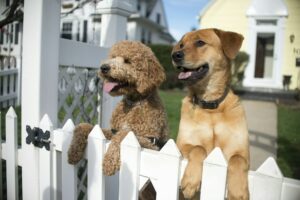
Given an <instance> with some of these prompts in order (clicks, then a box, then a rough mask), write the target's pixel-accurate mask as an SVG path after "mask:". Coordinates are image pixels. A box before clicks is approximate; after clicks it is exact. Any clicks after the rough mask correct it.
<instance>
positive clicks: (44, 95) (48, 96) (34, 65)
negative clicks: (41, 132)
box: [22, 0, 61, 200]
mask: <svg viewBox="0 0 300 200" xmlns="http://www.w3.org/2000/svg"><path fill="white" fill-rule="evenodd" d="M24 3H25V5H24V29H23V30H24V32H23V33H24V37H23V56H22V57H23V61H22V66H23V69H22V155H23V156H22V158H23V159H22V163H23V166H22V167H23V168H22V172H23V173H22V178H23V180H22V182H23V183H22V189H23V199H24V200H38V199H45V198H43V195H44V194H45V192H47V191H40V190H39V183H40V180H39V176H38V174H39V151H38V150H37V148H35V147H34V146H33V145H32V144H31V145H27V144H26V141H25V138H26V136H27V134H26V129H25V127H26V125H30V126H32V127H38V126H39V122H40V120H41V118H42V116H43V115H44V114H46V113H47V114H48V115H49V117H50V118H51V120H52V122H53V126H54V127H56V123H57V99H58V98H57V95H58V93H57V88H58V65H59V32H60V28H59V27H60V9H61V8H60V7H61V2H60V0H51V1H49V0H26V1H24ZM49 189H51V188H49Z"/></svg>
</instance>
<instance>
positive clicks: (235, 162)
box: [227, 155, 249, 200]
mask: <svg viewBox="0 0 300 200" xmlns="http://www.w3.org/2000/svg"><path fill="white" fill-rule="evenodd" d="M248 168H249V167H248V162H247V160H246V159H245V158H244V157H242V156H240V155H234V156H232V157H231V158H230V159H229V163H228V179H227V184H228V199H229V200H249V190H248Z"/></svg>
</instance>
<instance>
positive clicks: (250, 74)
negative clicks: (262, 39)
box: [243, 17, 285, 89]
mask: <svg viewBox="0 0 300 200" xmlns="http://www.w3.org/2000/svg"><path fill="white" fill-rule="evenodd" d="M261 19H263V20H265V19H272V20H276V21H277V25H275V26H271V25H256V22H257V20H261ZM284 24H285V18H281V17H264V18H249V34H248V35H249V40H248V42H249V43H248V45H247V46H248V52H249V54H250V60H249V64H248V67H247V68H246V71H245V79H244V81H243V85H244V86H246V87H267V88H278V89H281V88H282V76H281V75H282V64H283V56H282V55H283V42H282V41H284ZM258 33H274V34H275V41H274V64H273V75H272V78H255V77H254V70H255V58H256V37H257V34H258Z"/></svg>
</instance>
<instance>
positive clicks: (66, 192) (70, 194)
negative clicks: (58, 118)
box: [61, 119, 77, 200]
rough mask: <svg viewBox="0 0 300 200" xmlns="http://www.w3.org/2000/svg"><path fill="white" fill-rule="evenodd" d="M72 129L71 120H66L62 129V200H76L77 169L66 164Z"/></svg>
mask: <svg viewBox="0 0 300 200" xmlns="http://www.w3.org/2000/svg"><path fill="white" fill-rule="evenodd" d="M74 128H75V126H74V123H73V121H72V120H71V119H68V120H67V122H66V123H65V125H64V126H63V128H62V130H63V145H62V152H61V154H62V155H61V159H62V161H61V163H62V167H61V170H62V172H61V173H62V176H63V177H62V199H68V200H77V167H76V166H74V165H70V164H69V163H68V149H69V147H70V144H71V141H72V136H73V130H74Z"/></svg>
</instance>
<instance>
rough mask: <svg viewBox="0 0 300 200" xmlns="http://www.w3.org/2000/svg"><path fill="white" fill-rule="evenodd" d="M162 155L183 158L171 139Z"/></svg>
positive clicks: (164, 147) (163, 149)
mask: <svg viewBox="0 0 300 200" xmlns="http://www.w3.org/2000/svg"><path fill="white" fill-rule="evenodd" d="M160 153H163V154H167V155H170V156H176V157H181V153H180V151H179V149H178V148H177V146H176V144H175V142H174V140H173V139H169V140H168V142H167V143H166V144H165V145H164V146H163V148H162V149H161V150H160Z"/></svg>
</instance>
